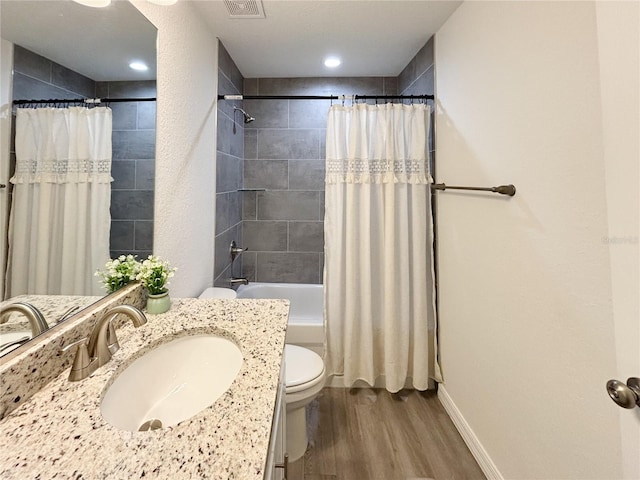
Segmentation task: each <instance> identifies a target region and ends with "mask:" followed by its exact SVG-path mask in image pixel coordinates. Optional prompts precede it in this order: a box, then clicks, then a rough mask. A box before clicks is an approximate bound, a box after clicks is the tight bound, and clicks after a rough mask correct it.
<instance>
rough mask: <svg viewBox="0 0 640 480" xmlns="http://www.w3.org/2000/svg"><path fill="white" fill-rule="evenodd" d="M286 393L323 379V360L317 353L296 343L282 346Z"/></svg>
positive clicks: (304, 388)
mask: <svg viewBox="0 0 640 480" xmlns="http://www.w3.org/2000/svg"><path fill="white" fill-rule="evenodd" d="M284 361H285V365H286V367H285V383H286V393H295V392H299V391H301V390H306V389H308V388H311V387H313V386H314V385H317V384H318V383H320V382H322V381H324V362H323V361H322V358H320V355H318V354H317V353H315V352H313V351H311V350H309V349H307V348H303V347H299V346H298V345H285V346H284Z"/></svg>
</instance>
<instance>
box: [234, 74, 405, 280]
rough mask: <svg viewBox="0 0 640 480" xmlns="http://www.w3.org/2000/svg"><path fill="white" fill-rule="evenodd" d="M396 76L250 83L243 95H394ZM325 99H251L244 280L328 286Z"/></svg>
mask: <svg viewBox="0 0 640 480" xmlns="http://www.w3.org/2000/svg"><path fill="white" fill-rule="evenodd" d="M395 93H397V80H396V79H395V78H383V77H366V78H359V77H358V78H251V79H245V82H244V94H245V95H353V94H361V95H384V94H387V95H392V94H395ZM330 105H331V102H329V101H322V100H245V101H244V108H245V109H246V110H247V112H248V113H250V114H251V115H252V116H253V117H255V118H256V120H255V122H253V123H250V124H248V125H246V127H245V137H244V154H245V162H244V187H245V188H256V189H265V191H262V192H245V193H244V194H243V211H242V214H243V217H242V218H243V219H244V221H243V222H242V229H243V234H242V236H243V239H244V246H245V247H247V248H249V251H248V252H246V253H244V254H243V255H242V256H243V276H246V277H247V278H248V279H249V280H250V281H259V282H292V283H322V270H323V268H324V228H323V221H324V163H325V135H326V122H327V112H328V111H329V107H330Z"/></svg>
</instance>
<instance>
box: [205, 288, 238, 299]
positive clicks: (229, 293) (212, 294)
mask: <svg viewBox="0 0 640 480" xmlns="http://www.w3.org/2000/svg"><path fill="white" fill-rule="evenodd" d="M236 296H237V294H236V291H235V290H233V289H231V288H223V287H209V288H207V289H206V290H205V291H204V292H202V293H201V294H200V296H199V297H198V298H236Z"/></svg>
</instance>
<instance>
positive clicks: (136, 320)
mask: <svg viewBox="0 0 640 480" xmlns="http://www.w3.org/2000/svg"><path fill="white" fill-rule="evenodd" d="M119 313H121V314H123V315H126V316H127V317H129V318H130V319H131V321H132V322H133V325H134V326H135V327H136V328H138V327H141V326H142V325H144V324H145V323H147V317H145V315H144V313H142V312H141V311H140V310H138V309H137V308H136V307H134V306H132V305H118V306H116V307H113V308H111V309H109V310H107V311H106V312H105V313H104V314H103V315H102V317H100V318H99V319H98V321H97V322H96V324H95V325H94V327H93V330H92V331H91V335H89V337H88V338H82V339H80V340H78V341H77V342H73V343H71V344H69V345H67V346H65V347H63V348H62V350H61V352H66V351H67V350H69V349H70V348H72V347H74V346H77V347H78V351H77V352H76V356H75V358H74V359H73V365H72V367H71V371H70V372H69V381H71V382H77V381H78V380H82V379H84V378H87V377H88V376H89V375H91V374H92V373H93V372H95V371H96V370H97V369H98V368H100V367H101V366H103V365H104V364H106V363H107V362H108V361H109V360H111V356H112V354H114V353H115V352H116V351H118V348H120V347H119V345H118V339H117V338H116V331H115V327H114V326H113V323H112V321H113V319H114V318H115V317H116V315H118V314H119Z"/></svg>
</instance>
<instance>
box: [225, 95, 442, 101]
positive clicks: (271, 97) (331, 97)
mask: <svg viewBox="0 0 640 480" xmlns="http://www.w3.org/2000/svg"><path fill="white" fill-rule="evenodd" d="M374 99H375V100H391V99H397V100H433V99H434V96H433V95H218V100H353V101H355V100H374Z"/></svg>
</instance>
